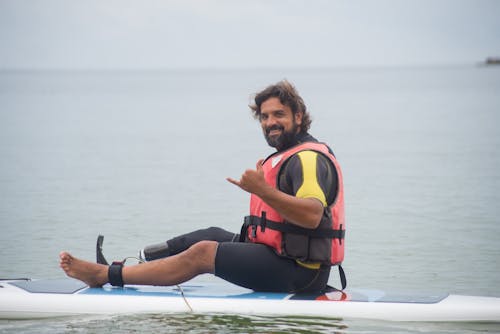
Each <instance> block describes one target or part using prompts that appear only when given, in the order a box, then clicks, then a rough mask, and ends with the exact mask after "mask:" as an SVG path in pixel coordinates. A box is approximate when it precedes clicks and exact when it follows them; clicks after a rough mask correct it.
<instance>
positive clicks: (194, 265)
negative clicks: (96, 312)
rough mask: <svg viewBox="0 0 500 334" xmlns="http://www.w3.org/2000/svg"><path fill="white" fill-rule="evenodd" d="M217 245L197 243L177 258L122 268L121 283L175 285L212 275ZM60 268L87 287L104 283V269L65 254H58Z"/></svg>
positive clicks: (101, 266)
mask: <svg viewBox="0 0 500 334" xmlns="http://www.w3.org/2000/svg"><path fill="white" fill-rule="evenodd" d="M217 245H218V243H217V242H215V241H201V242H198V243H196V244H194V245H193V246H191V247H190V248H188V249H187V250H186V251H184V252H182V253H179V254H177V255H174V256H171V257H168V258H164V259H160V260H156V261H151V262H147V263H144V264H140V265H135V266H127V267H123V271H122V276H123V282H124V283H125V284H143V285H175V284H179V283H182V282H185V281H187V280H189V279H191V278H193V277H195V276H197V275H199V274H204V273H214V272H215V253H216V252H217ZM60 267H61V268H62V269H63V270H64V271H65V272H66V275H68V276H70V277H73V278H76V279H79V280H81V281H83V282H84V283H86V284H88V285H89V286H91V287H97V286H102V285H104V284H106V283H107V282H108V266H105V265H101V264H97V263H93V262H87V261H84V260H80V259H77V258H75V257H73V256H72V255H70V254H69V253H67V252H62V253H61V254H60Z"/></svg>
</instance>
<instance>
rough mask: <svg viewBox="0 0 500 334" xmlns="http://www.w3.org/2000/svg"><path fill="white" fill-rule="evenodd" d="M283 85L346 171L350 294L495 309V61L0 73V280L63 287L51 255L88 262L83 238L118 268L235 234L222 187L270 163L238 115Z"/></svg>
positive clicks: (235, 215)
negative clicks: (416, 296)
mask: <svg viewBox="0 0 500 334" xmlns="http://www.w3.org/2000/svg"><path fill="white" fill-rule="evenodd" d="M282 78H288V79H289V80H291V81H292V82H294V83H295V84H296V86H297V88H298V89H299V91H300V92H301V94H302V96H303V97H304V99H305V101H306V104H307V105H308V107H309V110H310V111H311V114H312V116H313V119H314V120H313V124H312V130H311V133H312V134H313V135H315V136H316V137H318V138H319V139H321V140H323V141H327V142H329V143H330V144H331V145H332V146H333V148H334V150H335V152H336V155H337V157H338V159H339V160H340V162H341V164H342V166H343V171H344V177H345V187H346V206H347V220H348V223H349V226H348V229H349V230H348V236H347V246H346V247H347V256H346V260H345V262H344V265H345V269H346V272H347V275H348V280H349V285H350V286H351V287H366V288H379V289H397V290H416V291H430V292H433V291H436V292H443V291H446V292H450V293H459V294H469V295H486V296H498V297H500V243H499V242H498V236H499V235H500V218H499V215H500V208H499V207H500V206H499V205H498V203H499V202H500V132H499V131H498V129H497V128H498V126H499V124H500V68H498V67H496V68H494V67H474V66H468V67H467V66H465V67H442V68H440V67H434V68H392V69H343V70H342V69H337V70H314V71H312V70H303V71H299V70H292V71H284V70H283V71H281V70H279V71H278V70H275V71H226V72H221V71H184V72H182V71H179V72H175V71H151V72H0V230H1V234H0V245H1V247H0V252H1V253H0V276H1V277H20V276H21V277H35V278H49V277H50V278H58V277H63V274H62V272H61V271H60V270H59V268H58V265H57V255H58V253H59V251H60V250H63V249H65V250H69V251H72V252H74V253H75V254H76V255H78V256H80V257H84V258H87V259H93V258H94V243H95V238H96V236H97V235H98V234H104V235H105V236H106V241H105V253H106V254H107V256H108V258H116V259H121V258H123V257H124V256H128V255H136V253H137V250H138V249H139V248H140V247H142V246H144V245H146V244H150V243H156V242H159V241H162V240H166V239H168V238H170V237H172V236H175V235H177V234H179V233H183V232H188V231H191V230H193V229H196V228H202V227H207V226H212V225H217V226H221V227H224V228H226V229H229V230H234V231H237V230H238V229H239V227H240V223H241V217H242V216H243V215H244V214H245V213H246V211H247V208H248V195H247V194H246V193H244V192H242V191H240V190H239V189H237V188H235V187H234V186H233V185H231V184H229V183H227V182H226V181H225V177H227V176H232V177H238V176H239V175H241V173H242V172H243V171H244V170H245V169H246V168H248V167H253V166H254V165H255V162H256V161H257V160H258V159H259V158H261V157H264V156H266V155H267V154H269V153H270V152H272V150H271V149H270V148H268V147H267V146H266V143H265V141H264V139H263V138H262V134H261V132H260V129H259V127H258V124H257V123H256V122H255V121H254V120H253V118H252V117H251V114H250V112H249V110H248V107H247V105H248V103H249V101H250V96H251V94H252V93H254V92H256V91H258V90H260V89H262V88H264V87H265V86H267V85H268V84H270V83H274V82H276V81H278V80H280V79H282ZM202 279H207V280H210V279H211V278H210V277H209V276H207V277H204V278H202ZM331 284H333V285H336V284H337V280H336V275H332V279H331ZM482 330H489V331H493V332H495V331H498V332H500V328H498V326H497V325H476V324H460V325H457V324H398V323H388V322H371V321H357V320H325V319H308V318H268V317H239V316H220V315H196V314H194V315H193V314H187V315H176V316H171V315H150V316H134V317H107V318H76V319H59V320H46V321H21V322H19V321H17V322H6V321H1V322H0V332H19V331H22V332H32V333H39V332H46V333H66V332H68V333H79V332H104V331H106V332H111V333H118V332H125V331H136V332H166V333H177V332H185V331H191V332H195V333H196V332H198V333H205V332H226V333H230V332H297V333H298V332H305V331H312V332H342V333H345V332H347V333H373V332H393V333H398V332H401V333H408V332H413V333H420V332H429V333H431V332H441V333H449V332H468V333H474V332H478V331H482Z"/></svg>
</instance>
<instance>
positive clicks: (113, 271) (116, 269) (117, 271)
mask: <svg viewBox="0 0 500 334" xmlns="http://www.w3.org/2000/svg"><path fill="white" fill-rule="evenodd" d="M122 270H123V262H113V264H111V265H110V266H109V267H108V280H109V283H110V284H111V285H112V286H123V277H122Z"/></svg>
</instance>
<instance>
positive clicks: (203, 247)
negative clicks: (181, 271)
mask: <svg viewBox="0 0 500 334" xmlns="http://www.w3.org/2000/svg"><path fill="white" fill-rule="evenodd" d="M217 245H218V243H217V242H216V241H208V240H204V241H199V242H197V243H195V244H194V245H192V246H191V247H189V248H188V249H187V251H186V255H188V256H189V257H190V259H191V260H192V261H194V262H200V263H201V264H203V265H205V266H209V267H212V266H213V265H214V264H215V253H216V252H217Z"/></svg>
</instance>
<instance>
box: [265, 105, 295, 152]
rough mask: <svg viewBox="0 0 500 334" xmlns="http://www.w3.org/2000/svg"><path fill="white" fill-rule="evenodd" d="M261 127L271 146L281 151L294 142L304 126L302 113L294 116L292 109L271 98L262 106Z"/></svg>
mask: <svg viewBox="0 0 500 334" xmlns="http://www.w3.org/2000/svg"><path fill="white" fill-rule="evenodd" d="M260 110H261V113H260V125H261V126H262V131H263V132H264V137H265V138H266V140H267V143H268V144H269V146H271V147H274V148H276V149H277V150H281V149H283V148H284V147H287V146H288V144H289V143H290V142H292V141H293V139H294V137H295V135H296V134H297V133H298V132H299V126H300V125H301V124H302V113H300V112H298V113H296V114H295V116H294V115H293V112H292V109H291V108H290V107H288V106H286V105H283V104H281V102H280V100H279V98H277V97H271V98H270V99H267V100H266V101H264V102H263V103H262V104H261V106H260Z"/></svg>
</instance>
